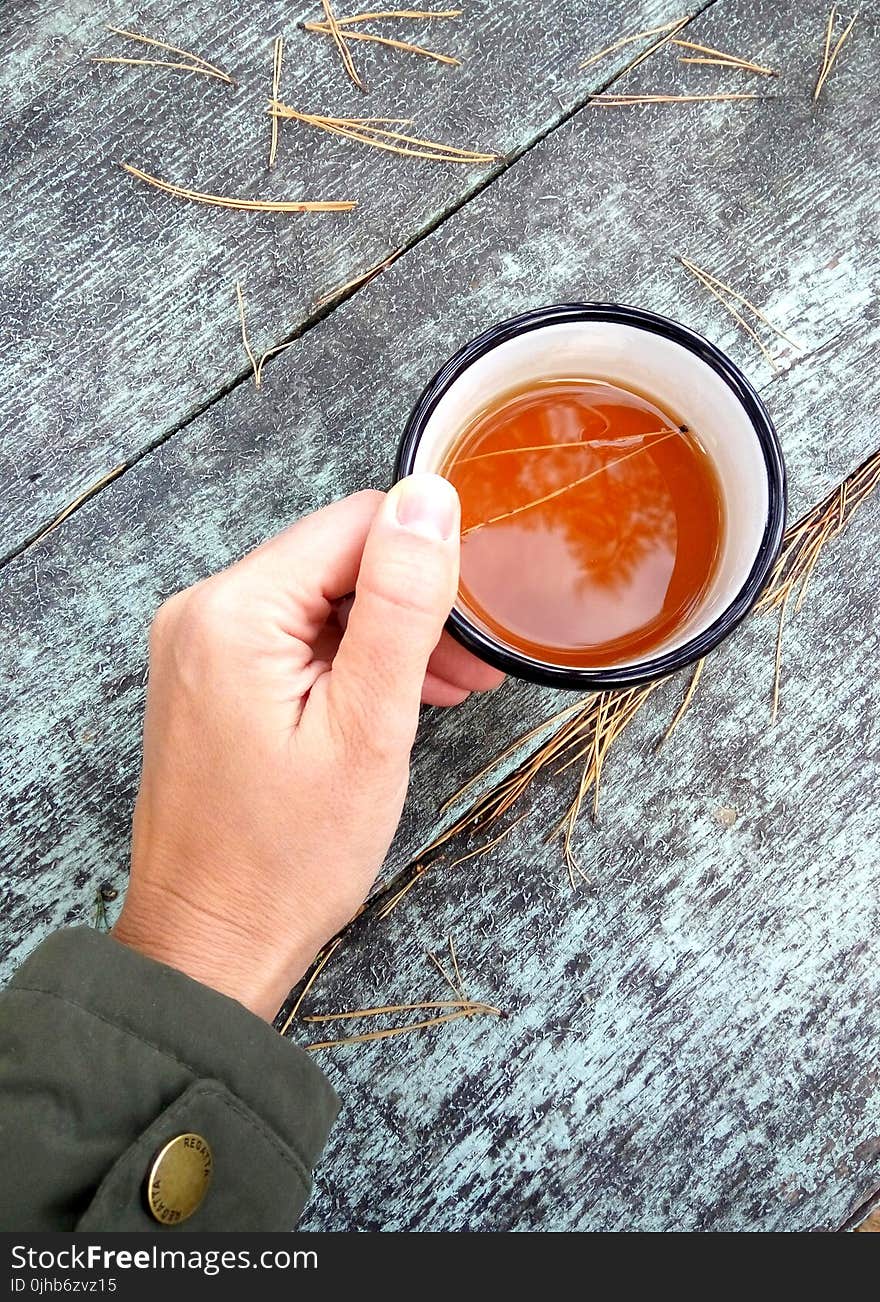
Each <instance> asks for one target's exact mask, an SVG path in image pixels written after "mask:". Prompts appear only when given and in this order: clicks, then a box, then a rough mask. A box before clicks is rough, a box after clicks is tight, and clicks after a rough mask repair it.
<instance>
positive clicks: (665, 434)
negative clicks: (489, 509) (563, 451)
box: [459, 429, 682, 538]
mask: <svg viewBox="0 0 880 1302" xmlns="http://www.w3.org/2000/svg"><path fill="white" fill-rule="evenodd" d="M655 435H660V436H661V437H659V438H657V437H655ZM642 437H643V438H650V439H652V442H651V443H645V444H643V445H642V446H641V447H637V448H634V449H633V451H632V452H627V453H626V454H625V455H624V456H622V457H618V458H617V460H616V461H609V462H608V463H607V465H602V466H596V468H595V469H593V470H591V471H590V472H589V473H588V474H586V475H581V476H580V477H579V478H578V479H573V480H572V481H571V483H570V484H563V485H562V487H561V488H555V489H554V490H553V492H551V493H545V494H544V496H543V497H536V498H535V500H534V501H533V502H525V503H523V505H522V506H515V507H514V508H513V509H512V510H511V511H502V512H501V514H500V515H493V516H490V517H489V519H488V520H480V521H479V522H478V523H477V524H472V525H469V526H468V528H467V529H462V531H461V536H462V538H466V537H467V536H468V534H472V533H475V532H476V530H477V529H486V528H488V526H489V525H492V524H500V523H501V521H502V520H512V519H513V518H514V516H517V515H522V513H523V512H524V511H532V510H534V508H535V507H536V506H544V505H545V504H546V503H547V502H552V501H553V500H554V498H557V497H561V496H562V495H563V494H564V493H570V492H571V491H572V490H573V489H575V488H580V487H582V486H583V485H584V484H587V483H589V481H590V480H591V479H595V478H596V477H597V476H598V475H602V474H604V473H605V472H606V471H608V470H614V469H615V468H616V467H617V466H621V465H623V463H624V462H625V461H630V460H631V459H632V458H633V457H637V456H638V455H639V453H640V452H646V451H648V449H650V448H655V447H657V445H658V444H659V443H665V442H666V441H667V440H668V439H673V438H681V437H682V436H681V434H680V432H679V431H678V430H677V429H673V430H651V431H650V432H649V433H647V434H643V435H642ZM551 446H553V447H557V446H562V447H565V446H567V445H565V444H558V445H557V444H553V445H551ZM568 446H574V445H568ZM580 447H581V450H584V449H586V448H589V444H588V443H581V444H580ZM513 450H515V451H518V452H532V451H536V450H537V451H544V450H545V449H544V448H539V449H534V448H517V449H513ZM466 460H471V461H476V460H479V458H478V457H470V458H465V459H464V460H463V461H462V462H460V463H459V464H464V461H466Z"/></svg>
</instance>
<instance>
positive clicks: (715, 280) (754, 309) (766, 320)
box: [678, 257, 801, 352]
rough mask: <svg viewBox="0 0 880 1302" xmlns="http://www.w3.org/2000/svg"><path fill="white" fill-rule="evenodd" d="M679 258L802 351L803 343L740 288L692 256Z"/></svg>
mask: <svg viewBox="0 0 880 1302" xmlns="http://www.w3.org/2000/svg"><path fill="white" fill-rule="evenodd" d="M678 260H679V262H680V263H681V265H682V266H683V267H686V268H687V270H688V271H691V272H693V274H694V275H695V276H702V277H703V278H704V279H705V280H708V281H711V283H712V284H713V285H715V287H716V288H717V289H720V290H723V292H724V293H725V294H729V295H730V296H731V298H735V299H737V301H738V302H740V303H742V304H743V305H744V306H745V307H747V308H748V309H749V311H750V312H753V313H754V314H755V316H756V317H757V318H758V320H759V321H763V322H764V325H765V326H768V327H769V329H771V330H772V331H773V333H774V334H775V335H778V336H779V338H780V339H784V340H785V342H786V343H788V344H791V346H792V348H796V349H797V350H798V352H800V351H801V345H800V344H799V343H796V342H795V340H794V339H792V337H791V335H787V334H786V333H785V331H784V330H781V329H780V327H779V326H778V325H774V324H773V322H772V321H771V320H770V319H769V317H767V316H765V315H764V313H763V312H762V311H761V309H760V308H759V307H755V304H754V303H753V302H752V301H751V299H748V298H746V296H745V295H744V294H740V292H739V290H736V289H734V288H733V287H732V286H731V285H726V284H725V283H724V281H723V280H719V279H718V277H717V276H714V275H713V274H712V272H711V271H707V270H706V268H705V267H698V266H697V264H696V263H695V262H693V261H692V260H691V259H690V258H684V257H679V259H678Z"/></svg>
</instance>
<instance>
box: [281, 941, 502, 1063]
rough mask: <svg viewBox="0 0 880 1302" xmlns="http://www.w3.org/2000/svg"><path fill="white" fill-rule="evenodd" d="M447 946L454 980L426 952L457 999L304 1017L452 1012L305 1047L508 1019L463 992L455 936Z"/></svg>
mask: <svg viewBox="0 0 880 1302" xmlns="http://www.w3.org/2000/svg"><path fill="white" fill-rule="evenodd" d="M447 944H448V945H449V957H450V959H451V962H452V970H453V972H454V973H455V979H454V980H453V978H452V977H451V976H450V975H449V973H448V972H447V971H446V968H445V967H444V966H443V964H442V963H441V962H440V960H439V958H438V957H437V955H436V954H433V953H432V952H431V951H430V950H427V951H426V954H427V957H428V958H429V959H430V960H431V962H432V963H433V964H434V966H435V967H436V968H437V971H438V972H439V973H440V975H441V976H442V977H443V980H444V981H445V982H446V984H447V985H448V986H449V988H450V989H451V991H452V993H453V994H454V995H455V998H454V999H431V1000H425V1001H422V1002H419V1003H412V1004H383V1005H382V1006H381V1007H376V1008H354V1009H350V1010H349V1011H347V1012H341V1013H322V1014H312V1015H310V1016H308V1017H305V1018H303V1020H304V1021H306V1022H337V1021H344V1020H347V1019H348V1018H361V1017H387V1016H390V1015H391V1014H393V1013H411V1012H419V1011H424V1012H434V1011H436V1010H437V1009H440V1008H449V1009H452V1010H453V1011H452V1012H448V1013H442V1014H440V1015H439V1016H437V1017H429V1018H426V1019H425V1020H423V1021H420V1022H410V1023H407V1024H406V1025H405V1026H390V1027H387V1028H385V1029H383V1030H380V1031H367V1032H364V1033H363V1034H361V1035H351V1036H346V1037H345V1038H344V1039H341V1040H322V1041H321V1042H320V1043H318V1044H307V1045H306V1046H305V1047H306V1048H307V1049H330V1048H334V1047H335V1046H337V1045H340V1044H365V1043H367V1042H368V1041H370V1040H385V1039H388V1038H389V1037H390V1036H393V1035H403V1034H404V1033H405V1032H407V1031H424V1030H427V1029H428V1028H429V1027H431V1026H439V1025H440V1024H441V1023H443V1022H453V1021H456V1020H457V1019H458V1018H460V1017H478V1016H480V1015H485V1014H489V1015H491V1016H493V1017H505V1016H506V1014H505V1013H503V1012H502V1011H501V1009H500V1008H495V1007H493V1005H492V1004H484V1003H481V1002H477V1001H475V1000H473V999H468V997H467V996H466V995H465V993H464V981H463V980H462V975H461V969H460V967H459V966H458V955H457V954H456V952H455V942H454V940H453V939H452V936H449V937H447Z"/></svg>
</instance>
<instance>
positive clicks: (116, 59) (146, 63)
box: [89, 54, 236, 86]
mask: <svg viewBox="0 0 880 1302" xmlns="http://www.w3.org/2000/svg"><path fill="white" fill-rule="evenodd" d="M89 62H90V63H120V64H126V65H127V66H129V67H131V68H173V69H174V70H175V71H176V72H199V73H201V74H202V76H203V77H216V78H217V80H218V81H225V82H226V83H227V85H229V86H234V85H235V84H236V83H235V82H234V81H233V80H232V78H231V77H227V75H226V73H225V72H215V71H214V69H213V68H203V67H202V66H201V65H200V64H198V63H175V62H174V61H173V60H170V59H127V58H123V56H122V55H119V54H93V55H92V56H91V58H90V59H89Z"/></svg>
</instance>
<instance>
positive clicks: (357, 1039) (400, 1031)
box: [303, 1004, 489, 1053]
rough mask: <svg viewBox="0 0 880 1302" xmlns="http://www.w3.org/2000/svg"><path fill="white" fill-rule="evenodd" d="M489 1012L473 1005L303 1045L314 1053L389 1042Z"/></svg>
mask: <svg viewBox="0 0 880 1302" xmlns="http://www.w3.org/2000/svg"><path fill="white" fill-rule="evenodd" d="M488 1011H489V1009H488V1008H486V1007H484V1006H483V1005H482V1004H472V1005H470V1006H469V1007H467V1008H459V1009H457V1010H456V1011H455V1012H454V1013H444V1014H443V1015H442V1016H440V1017H429V1018H427V1019H426V1020H425V1021H423V1022H410V1023H408V1024H407V1025H406V1026H389V1027H387V1028H386V1029H385V1030H382V1031H365V1032H364V1034H363V1035H348V1036H345V1037H344V1038H343V1039H341V1040H321V1041H319V1042H318V1043H316V1044H306V1045H303V1048H304V1049H308V1050H309V1052H311V1053H314V1052H316V1051H317V1050H318V1049H335V1048H338V1047H339V1045H342V1044H368V1043H369V1042H370V1041H371V1040H387V1039H390V1038H391V1036H394V1035H405V1034H406V1033H407V1032H408V1031H427V1030H428V1029H429V1028H430V1027H432V1026H440V1025H442V1023H444V1022H457V1021H458V1020H459V1018H461V1017H476V1016H479V1015H480V1014H481V1013H487V1012H488Z"/></svg>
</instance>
